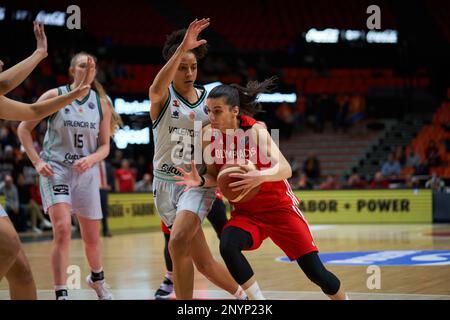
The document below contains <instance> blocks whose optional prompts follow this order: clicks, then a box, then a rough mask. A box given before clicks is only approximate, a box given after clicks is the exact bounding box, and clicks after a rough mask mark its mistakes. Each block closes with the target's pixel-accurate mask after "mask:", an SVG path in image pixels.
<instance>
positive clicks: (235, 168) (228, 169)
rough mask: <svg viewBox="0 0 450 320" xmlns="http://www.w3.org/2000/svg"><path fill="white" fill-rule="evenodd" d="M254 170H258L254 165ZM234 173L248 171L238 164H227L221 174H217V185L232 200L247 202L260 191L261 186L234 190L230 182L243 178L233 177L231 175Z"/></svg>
mask: <svg viewBox="0 0 450 320" xmlns="http://www.w3.org/2000/svg"><path fill="white" fill-rule="evenodd" d="M249 163H250V164H251V165H253V164H252V163H251V162H249ZM253 167H254V170H256V167H255V166H254V165H253ZM232 173H243V174H244V173H246V171H245V170H244V169H242V168H241V167H239V165H237V164H227V165H224V166H223V167H222V169H221V170H220V172H219V175H218V176H217V185H218V186H219V188H220V191H221V192H222V194H223V195H224V196H225V197H226V198H227V199H228V200H229V201H230V202H234V203H236V202H240V203H242V202H246V201H249V200H250V199H252V198H253V197H254V196H255V195H256V194H257V193H258V192H259V186H258V187H256V188H253V189H250V190H239V191H233V190H231V189H232V188H231V187H230V183H233V182H236V181H239V180H241V179H240V178H233V177H230V174H232Z"/></svg>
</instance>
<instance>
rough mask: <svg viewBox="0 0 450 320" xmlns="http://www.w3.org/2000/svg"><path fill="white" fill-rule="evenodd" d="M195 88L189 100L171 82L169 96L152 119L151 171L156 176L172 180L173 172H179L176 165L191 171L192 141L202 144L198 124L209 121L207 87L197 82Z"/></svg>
mask: <svg viewBox="0 0 450 320" xmlns="http://www.w3.org/2000/svg"><path fill="white" fill-rule="evenodd" d="M195 89H196V91H197V96H198V100H197V102H196V103H194V104H192V103H189V101H187V100H186V99H184V98H183V97H182V96H181V94H179V93H178V92H177V91H176V90H175V88H174V87H173V85H172V84H171V85H170V86H169V97H168V99H167V101H166V103H165V104H164V106H163V108H162V109H161V111H160V113H159V115H158V117H157V119H156V120H155V121H154V122H153V126H152V128H153V137H154V144H155V154H154V157H153V171H154V176H155V177H156V178H159V179H161V180H166V181H167V180H168V181H173V180H174V179H173V176H175V175H181V173H180V172H179V171H178V170H177V169H176V167H178V166H179V167H182V168H186V169H187V170H188V171H190V163H191V159H193V156H194V145H196V144H195V141H197V140H198V141H197V145H196V147H199V148H201V137H200V135H201V127H202V126H204V125H206V124H207V123H208V122H209V120H208V112H207V109H206V106H205V100H206V90H205V88H204V87H203V86H197V85H196V86H195ZM195 121H198V122H197V126H196V127H195V129H196V130H194V123H195ZM200 123H201V125H200V126H199V124H200ZM196 136H197V139H195V137H196ZM198 142H200V145H198Z"/></svg>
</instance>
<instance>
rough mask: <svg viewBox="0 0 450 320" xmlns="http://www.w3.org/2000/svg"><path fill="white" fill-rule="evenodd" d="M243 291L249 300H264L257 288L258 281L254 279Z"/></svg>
mask: <svg viewBox="0 0 450 320" xmlns="http://www.w3.org/2000/svg"><path fill="white" fill-rule="evenodd" d="M245 293H246V294H247V295H248V298H249V299H250V300H266V298H264V296H263V294H262V292H261V289H259V286H258V282H256V281H255V283H254V284H252V285H251V286H250V287H248V288H247V290H245Z"/></svg>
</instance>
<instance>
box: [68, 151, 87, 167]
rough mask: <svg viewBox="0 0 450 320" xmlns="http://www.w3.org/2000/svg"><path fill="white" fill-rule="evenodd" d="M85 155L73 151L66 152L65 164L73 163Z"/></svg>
mask: <svg viewBox="0 0 450 320" xmlns="http://www.w3.org/2000/svg"><path fill="white" fill-rule="evenodd" d="M83 157H84V156H83V155H80V154H72V153H66V154H65V155H64V161H63V162H64V163H65V164H70V165H72V164H73V163H74V162H75V161H77V160H79V159H81V158H83Z"/></svg>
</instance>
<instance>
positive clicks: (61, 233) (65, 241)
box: [53, 222, 72, 246]
mask: <svg viewBox="0 0 450 320" xmlns="http://www.w3.org/2000/svg"><path fill="white" fill-rule="evenodd" d="M53 234H54V240H53V241H54V243H55V244H56V245H58V246H65V245H69V243H70V237H71V235H72V229H71V226H70V224H67V223H65V222H56V223H54V224H53Z"/></svg>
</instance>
